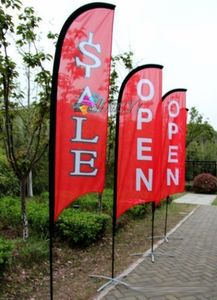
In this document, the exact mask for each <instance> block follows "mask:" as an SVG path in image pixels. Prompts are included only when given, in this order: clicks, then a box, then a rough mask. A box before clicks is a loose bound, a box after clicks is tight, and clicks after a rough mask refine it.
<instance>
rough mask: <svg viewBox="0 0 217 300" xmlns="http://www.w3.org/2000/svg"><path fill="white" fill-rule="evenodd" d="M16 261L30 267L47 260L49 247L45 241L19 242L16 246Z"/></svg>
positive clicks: (33, 239) (30, 239) (31, 239)
mask: <svg viewBox="0 0 217 300" xmlns="http://www.w3.org/2000/svg"><path fill="white" fill-rule="evenodd" d="M16 252H17V255H16V260H15V262H20V263H22V265H24V266H32V265H33V264H38V263H40V262H43V261H44V260H48V258H49V245H48V241H47V240H45V239H35V238H29V239H28V240H27V241H23V240H20V241H19V242H18V243H17V245H16Z"/></svg>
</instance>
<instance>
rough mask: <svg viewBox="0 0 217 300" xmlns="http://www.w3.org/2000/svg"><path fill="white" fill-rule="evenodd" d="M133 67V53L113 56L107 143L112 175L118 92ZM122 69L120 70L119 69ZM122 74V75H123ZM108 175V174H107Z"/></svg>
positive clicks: (108, 160)
mask: <svg viewBox="0 0 217 300" xmlns="http://www.w3.org/2000/svg"><path fill="white" fill-rule="evenodd" d="M132 68H133V53H132V52H131V51H129V52H124V53H122V54H118V55H116V56H114V57H112V63H111V76H110V91H109V116H108V143H107V170H109V174H108V175H110V174H111V173H112V172H111V170H113V166H114V155H113V154H114V144H115V125H116V113H117V110H118V109H120V108H119V107H118V103H117V102H118V93H119V89H120V85H121V78H122V77H123V74H125V73H128V72H129V71H130V70H131V69H132ZM118 70H120V72H119V71H118ZM121 74H122V76H121ZM107 177H108V176H107Z"/></svg>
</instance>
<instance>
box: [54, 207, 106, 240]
mask: <svg viewBox="0 0 217 300" xmlns="http://www.w3.org/2000/svg"><path fill="white" fill-rule="evenodd" d="M110 219H111V218H110V216H108V215H106V214H97V213H90V212H81V211H78V210H75V209H66V210H65V211H64V212H63V213H62V214H61V215H60V217H59V220H58V222H57V228H58V230H59V232H60V235H61V236H62V237H63V238H66V239H67V240H68V241H69V242H72V243H73V244H76V245H79V246H81V245H82V246H87V245H89V244H90V243H92V242H94V241H96V240H97V239H98V238H99V237H101V236H102V235H103V234H104V233H105V230H106V226H107V224H108V222H109V220H110Z"/></svg>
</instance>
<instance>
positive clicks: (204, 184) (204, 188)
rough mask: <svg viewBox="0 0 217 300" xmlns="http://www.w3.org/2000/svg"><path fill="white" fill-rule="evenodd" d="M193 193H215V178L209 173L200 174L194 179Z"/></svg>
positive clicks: (216, 190) (216, 188)
mask: <svg viewBox="0 0 217 300" xmlns="http://www.w3.org/2000/svg"><path fill="white" fill-rule="evenodd" d="M193 191H194V192H195V193H202V194H215V193H216V192H217V178H216V177H215V176H213V175H211V174H209V173H202V174H200V175H198V176H196V177H195V178H194V181H193Z"/></svg>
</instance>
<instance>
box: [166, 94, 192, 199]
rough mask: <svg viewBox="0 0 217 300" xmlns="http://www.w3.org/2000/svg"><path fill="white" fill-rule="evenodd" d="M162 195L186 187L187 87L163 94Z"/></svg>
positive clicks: (179, 190) (167, 194)
mask: <svg viewBox="0 0 217 300" xmlns="http://www.w3.org/2000/svg"><path fill="white" fill-rule="evenodd" d="M162 111H163V131H162V150H163V153H162V155H163V158H162V175H163V177H162V188H161V191H162V196H161V199H163V198H165V197H167V196H169V195H172V194H174V193H178V192H183V191H184V188H185V138H186V118H187V111H186V89H175V90H172V91H170V92H168V93H167V94H165V95H164V96H163V102H162Z"/></svg>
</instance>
